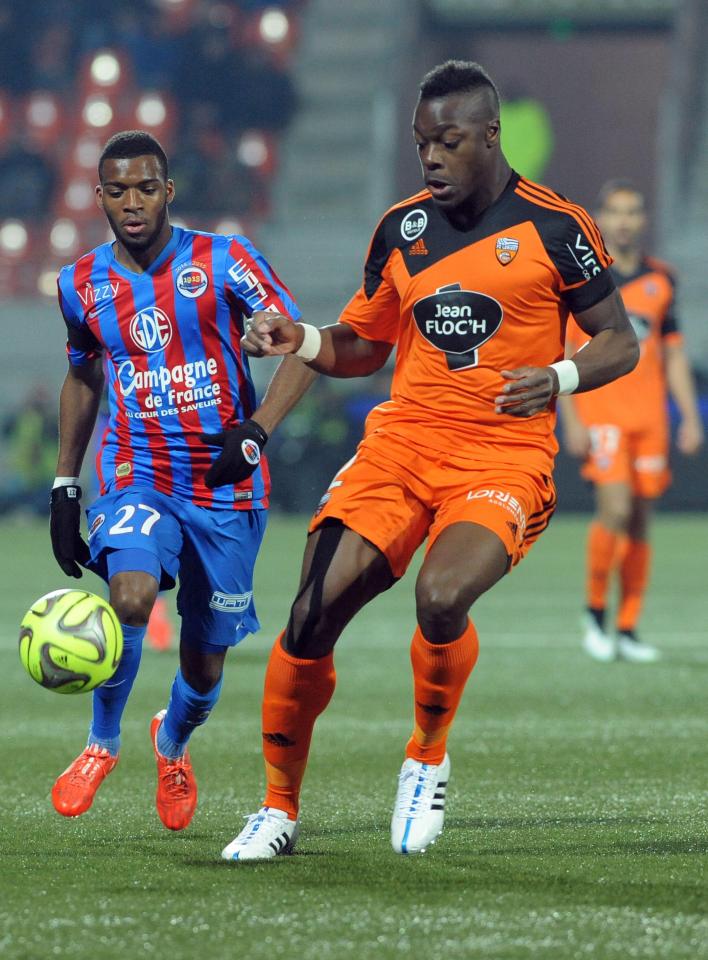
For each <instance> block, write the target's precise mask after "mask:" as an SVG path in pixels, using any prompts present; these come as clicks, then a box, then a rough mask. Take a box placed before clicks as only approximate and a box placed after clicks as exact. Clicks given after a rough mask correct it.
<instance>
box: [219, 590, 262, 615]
mask: <svg viewBox="0 0 708 960" xmlns="http://www.w3.org/2000/svg"><path fill="white" fill-rule="evenodd" d="M252 596H253V591H252V590H249V591H248V593H222V592H221V591H220V590H215V591H214V592H213V593H212V595H211V600H210V601H209V606H210V607H211V608H212V610H221V612H222V613H243V612H244V611H245V610H248V607H249V605H250V603H251V597H252Z"/></svg>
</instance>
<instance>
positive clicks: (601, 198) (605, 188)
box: [595, 177, 644, 210]
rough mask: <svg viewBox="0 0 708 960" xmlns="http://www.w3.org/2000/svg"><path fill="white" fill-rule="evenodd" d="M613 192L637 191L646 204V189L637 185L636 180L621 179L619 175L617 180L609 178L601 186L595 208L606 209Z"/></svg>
mask: <svg viewBox="0 0 708 960" xmlns="http://www.w3.org/2000/svg"><path fill="white" fill-rule="evenodd" d="M613 193H636V195H637V196H638V197H639V198H640V199H641V201H642V205H644V191H643V190H641V189H640V187H639V186H637V184H636V183H635V182H634V180H628V179H621V178H619V177H618V178H617V179H616V180H608V181H607V182H606V183H603V185H602V186H601V187H600V192H599V193H598V195H597V200H596V205H595V209H596V210H604V208H605V206H606V204H607V201H608V200H609V199H610V197H611V196H612V194H613Z"/></svg>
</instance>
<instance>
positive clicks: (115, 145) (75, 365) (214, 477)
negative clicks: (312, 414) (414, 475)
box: [50, 130, 314, 830]
mask: <svg viewBox="0 0 708 960" xmlns="http://www.w3.org/2000/svg"><path fill="white" fill-rule="evenodd" d="M98 172H99V180H100V183H99V185H98V186H97V188H96V198H97V202H98V206H99V208H101V209H102V210H103V212H104V213H105V215H106V217H107V218H108V222H109V223H110V226H111V228H112V231H113V233H114V235H115V242H113V243H105V244H103V245H102V246H100V247H97V248H96V249H95V250H93V251H91V252H90V253H88V254H86V255H85V256H83V257H80V258H79V260H77V262H76V263H74V264H72V265H71V266H67V267H64V268H63V269H62V271H61V273H60V275H59V282H58V285H59V303H60V307H61V312H62V314H63V317H64V320H65V322H66V326H67V330H68V343H67V352H68V355H69V370H68V373H67V376H66V379H65V381H64V385H63V387H62V391H61V399H60V411H59V435H60V440H59V460H58V467H57V477H56V480H55V482H54V488H53V490H52V496H51V523H50V526H51V539H52V548H53V550H54V555H55V557H56V559H57V561H58V563H59V565H60V567H61V568H62V570H63V571H64V573H66V574H67V575H68V576H73V577H80V576H81V566H84V567H86V568H87V569H90V570H93V571H94V572H96V573H97V574H99V576H101V577H103V578H104V579H105V580H106V581H107V582H108V584H109V588H110V601H111V604H112V605H113V607H114V608H115V610H116V612H117V614H118V617H119V619H120V621H121V623H122V625H123V634H124V648H123V656H122V658H121V662H120V665H119V667H118V670H117V672H116V674H115V675H114V676H113V677H112V678H111V680H110V681H108V682H107V683H105V684H103V685H102V686H101V687H99V688H98V689H97V690H96V691H95V692H94V695H93V717H92V721H91V726H90V729H89V736H88V743H87V746H86V749H85V750H84V751H83V752H82V753H81V754H80V755H79V756H78V757H77V758H76V760H74V762H73V763H72V764H70V766H69V767H68V769H67V770H66V771H65V772H64V773H63V774H62V775H61V776H60V777H59V779H58V780H57V781H56V783H55V784H54V788H53V790H52V802H53V804H54V807H55V809H56V810H57V811H58V812H59V813H60V814H62V815H64V816H67V817H75V816H79V815H80V814H82V813H84V812H85V811H86V810H88V808H89V807H90V806H91V803H92V802H93V798H94V796H95V793H96V790H97V789H98V787H99V786H100V784H101V783H102V782H103V780H104V779H105V777H106V776H107V775H108V774H109V773H110V772H111V771H112V770H113V768H114V767H115V765H116V763H117V762H118V753H119V748H120V721H121V716H122V714H123V710H124V708H125V705H126V702H127V700H128V697H129V695H130V690H131V687H132V685H133V681H134V680H135V677H136V674H137V672H138V666H139V663H140V653H141V645H142V641H143V637H144V635H145V628H146V624H147V622H148V618H149V616H150V611H151V609H152V606H153V604H154V602H155V598H156V597H157V594H158V591H160V590H165V589H169V588H171V587H173V586H174V585H175V581H176V579H177V577H178V576H179V581H180V587H179V591H178V594H177V607H178V611H179V613H180V616H181V636H180V666H179V669H178V670H177V675H176V677H175V680H174V683H173V685H172V692H171V696H170V700H169V705H168V707H167V710H166V711H165V710H161V711H160V712H159V713H157V714H156V716H155V717H153V719H152V723H151V728H150V733H151V739H152V743H153V747H154V750H155V755H156V758H157V773H158V779H157V797H156V804H157V811H158V814H159V816H160V819H161V820H162V822H163V824H164V825H165V826H166V827H168V828H169V829H172V830H181V829H183V828H184V827H186V826H187V825H188V824H189V822H190V820H191V819H192V816H193V815H194V811H195V809H196V805H197V786H196V782H195V778H194V772H193V769H192V766H191V762H190V759H189V753H188V751H187V742H188V740H189V738H190V735H191V733H192V731H193V730H194V729H195V727H197V726H199V725H200V724H202V723H204V722H205V720H206V719H207V718H208V716H209V713H210V711H211V710H212V708H213V706H214V704H215V703H216V701H217V699H218V697H219V692H220V690H221V683H222V672H223V665H224V659H225V656H226V653H227V651H228V649H229V647H231V646H234V645H235V644H237V643H239V642H240V641H241V640H242V639H243V638H244V637H245V636H247V635H248V634H249V633H252V632H254V631H255V630H257V629H258V626H259V624H258V619H257V617H256V611H255V607H254V604H253V593H252V591H253V566H254V562H255V558H256V554H257V552H258V548H259V546H260V543H261V539H262V537H263V532H264V529H265V523H266V510H267V507H268V494H269V488H270V479H269V475H268V467H267V463H266V460H265V457H264V456H262V450H263V447H264V445H265V443H266V441H267V439H268V435H269V433H270V432H271V431H272V430H273V429H274V428H275V427H276V426H277V424H278V423H279V422H280V420H281V419H282V418H283V417H284V416H285V415H286V413H287V412H288V411H289V410H290V409H291V408H292V406H293V405H294V404H295V403H296V402H297V400H298V399H299V398H300V397H301V396H302V394H303V393H304V392H305V390H306V389H307V388H308V386H309V385H310V383H311V382H312V380H313V379H314V374H313V373H311V372H310V371H309V369H308V368H307V367H305V366H304V364H303V363H301V361H300V360H299V359H297V358H287V359H286V361H285V362H283V363H282V364H281V365H280V367H279V368H278V370H277V371H276V373H275V376H274V378H273V380H272V381H271V383H270V386H269V388H268V390H267V391H266V395H265V397H264V399H263V401H262V402H261V404H260V406H257V405H256V396H255V391H254V387H253V383H252V381H251V376H250V373H249V368H248V360H247V357H246V355H245V354H243V353H242V351H241V345H240V338H241V336H242V335H243V332H244V324H245V322H246V319H247V318H248V317H250V316H252V315H253V313H254V312H256V311H261V310H269V309H270V310H275V311H277V312H279V313H285V314H287V315H288V316H290V317H292V318H293V319H294V320H297V319H299V317H300V313H299V310H298V308H297V306H296V304H295V303H294V301H293V299H292V297H291V295H290V293H289V291H288V290H287V288H286V287H285V286H284V285H283V284H282V283H281V282H280V281H279V280H278V278H277V276H276V275H275V273H274V272H273V271H272V270H271V268H270V267H269V265H268V264H267V262H266V261H265V259H264V258H263V256H262V255H261V254H260V253H259V252H258V251H257V250H256V249H255V248H254V247H253V246H252V245H251V243H250V242H249V241H248V240H247V239H246V238H245V237H242V236H229V237H226V236H218V235H214V234H209V233H201V232H197V231H193V230H186V229H182V228H179V227H173V226H172V225H171V224H170V221H169V217H168V205H169V203H170V202H171V200H172V198H173V196H174V184H173V182H172V180H170V179H169V177H168V165H167V158H166V156H165V153H164V151H163V149H162V147H161V146H160V144H159V143H158V142H157V141H156V140H155V139H154V138H153V137H152V136H151V135H150V134H147V133H145V132H143V131H136V130H131V131H125V132H122V133H118V134H116V135H115V136H113V137H112V138H111V139H110V140H109V141H108V143H107V144H106V146H105V148H104V150H103V152H102V155H101V158H100V162H99V167H98ZM104 365H105V370H106V371H107V379H108V399H109V411H110V415H109V421H108V426H107V428H106V430H105V432H104V435H103V439H102V441H101V444H100V449H99V452H98V456H97V460H96V469H97V472H98V479H99V483H100V495H99V497H98V499H97V500H96V502H95V503H94V504H93V505H92V506H91V508H90V509H89V510H88V511H87V517H88V530H89V533H88V544H86V543H85V542H84V541H83V540H82V538H81V533H80V524H81V507H80V498H81V488H80V486H79V481H78V476H79V472H80V470H81V465H82V461H83V458H84V455H85V453H86V448H87V445H88V442H89V439H90V437H91V433H92V430H93V427H94V424H95V420H96V413H97V410H98V404H99V400H100V397H101V394H102V390H103V386H104Z"/></svg>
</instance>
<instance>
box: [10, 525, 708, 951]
mask: <svg viewBox="0 0 708 960" xmlns="http://www.w3.org/2000/svg"><path fill="white" fill-rule="evenodd" d="M585 525H586V520H585V519H580V518H578V519H575V518H572V517H571V518H569V517H559V518H556V520H554V522H553V524H552V525H551V528H550V529H549V531H548V532H547V533H546V534H545V536H544V537H543V538H542V539H541V541H540V542H539V544H538V545H537V546H536V547H535V548H534V550H533V551H532V553H531V555H530V557H529V558H528V559H527V560H526V561H524V563H522V564H521V566H520V567H519V568H518V569H517V570H516V571H514V573H513V574H512V576H511V577H509V578H507V579H506V580H505V581H504V582H502V583H501V584H499V585H498V586H497V587H496V588H495V589H494V590H493V591H492V592H491V593H490V594H489V595H488V596H487V597H486V598H483V600H482V601H481V602H480V603H479V604H478V606H477V608H476V612H475V619H476V622H477V624H478V626H479V632H480V637H481V651H482V652H481V655H480V660H479V664H478V666H477V669H476V672H475V674H474V676H473V678H472V680H471V682H470V685H469V687H468V690H467V693H466V696H465V699H464V701H463V704H462V707H461V710H460V714H459V716H458V721H457V724H456V727H455V730H454V733H453V735H452V738H451V743H450V752H451V757H452V778H451V787H450V791H449V800H448V819H447V824H446V829H445V832H444V833H443V835H442V837H441V838H440V839H439V841H438V843H437V844H436V845H435V846H434V847H433V848H431V849H430V851H429V852H428V853H427V854H426V855H425V856H424V857H422V858H417V859H415V858H410V859H407V858H403V857H398V856H396V855H395V854H393V852H392V851H391V849H390V846H389V838H388V821H389V817H390V811H391V805H392V801H393V797H394V793H395V782H396V774H397V771H398V768H399V765H400V762H401V758H402V756H401V755H402V748H403V744H404V743H405V740H406V739H407V737H408V735H409V728H410V723H411V680H410V670H409V665H408V653H407V648H408V643H409V639H410V634H411V631H412V629H413V596H412V588H413V578H412V575H411V574H409V576H408V577H407V578H406V579H405V581H404V582H402V583H400V584H398V585H397V586H396V587H395V588H394V589H393V590H392V591H390V592H389V594H388V595H386V596H384V597H382V598H380V599H378V600H377V601H376V602H375V603H373V604H372V605H371V606H370V607H369V608H368V609H367V610H366V611H364V613H363V614H361V615H360V616H359V617H358V618H357V619H356V620H355V621H354V623H353V624H352V625H350V627H349V629H348V630H347V632H346V634H345V636H344V637H343V639H342V642H341V644H340V646H339V649H338V654H337V667H338V671H339V686H338V690H337V693H336V695H335V698H334V700H333V702H332V704H331V706H330V708H329V710H328V711H327V713H326V714H325V716H324V717H322V718H321V720H320V721H319V723H318V726H317V729H316V732H315V738H314V745H313V752H312V760H311V765H310V769H309V772H308V776H307V779H306V781H305V788H304V792H303V804H304V806H303V812H302V834H301V841H300V844H299V846H298V850H297V854H296V855H295V856H293V857H290V858H282V859H279V860H276V861H272V862H270V863H266V864H250V865H248V864H241V865H238V864H233V865H231V864H227V863H223V862H221V861H220V860H219V852H220V850H221V847H222V846H223V845H224V844H225V843H226V842H227V841H229V840H230V839H231V838H232V837H233V836H234V835H235V833H236V832H238V830H240V829H241V826H242V823H243V821H242V819H241V818H242V815H244V814H247V813H250V812H252V811H253V810H254V809H256V807H257V805H258V803H259V800H260V797H261V789H262V766H261V755H260V732H259V701H260V693H261V688H262V678H263V671H264V666H265V661H266V657H267V654H268V650H269V647H270V644H271V642H272V639H273V636H274V635H275V633H276V631H277V630H278V629H279V628H280V627H281V626H282V624H283V622H284V618H285V615H286V611H287V606H288V603H289V600H290V599H291V597H292V594H293V589H294V585H295V582H296V579H297V574H298V567H299V558H300V554H301V548H302V544H303V539H304V522H303V521H302V520H297V519H295V520H292V519H288V520H284V519H279V518H274V519H273V520H272V521H271V526H270V529H269V532H268V534H267V536H266V542H265V545H264V548H263V552H262V554H261V558H260V560H259V564H258V576H257V587H258V594H257V596H258V599H259V612H260V616H261V620H262V623H263V631H262V632H261V634H259V635H258V636H257V637H253V638H251V639H249V640H248V641H247V642H246V643H244V644H243V645H242V647H241V649H239V650H238V651H236V652H235V653H234V654H232V655H231V657H230V661H227V682H226V684H225V687H224V692H223V695H222V699H221V702H220V703H219V705H218V707H217V708H216V710H215V712H214V714H213V716H212V718H211V720H210V721H209V724H208V726H207V727H205V728H203V729H202V730H200V731H198V732H197V734H196V735H195V737H194V738H193V742H192V757H193V761H194V764H195V768H196V772H197V776H198V781H199V787H200V805H199V808H198V810H197V813H196V816H195V818H194V821H193V823H192V825H191V826H190V828H189V829H188V830H186V831H185V832H184V833H182V834H171V833H169V832H168V831H166V830H164V829H163V828H162V826H161V825H160V823H159V821H158V819H157V815H156V813H155V810H154V804H153V794H154V789H155V785H154V779H155V775H154V767H153V758H152V754H151V749H150V743H149V739H148V723H149V719H150V717H151V716H152V714H153V713H154V711H155V710H156V709H158V708H159V707H161V706H163V705H164V704H165V703H166V699H167V695H168V691H169V686H170V683H171V679H172V676H173V673H174V669H175V666H176V662H177V660H176V655H175V654H174V653H168V654H157V653H154V652H153V651H151V650H146V651H145V654H144V658H143V664H142V668H141V673H140V675H139V677H138V681H137V683H136V687H135V689H134V693H133V697H132V699H131V701H130V702H129V705H128V709H127V712H126V717H125V722H124V730H123V753H122V758H121V762H120V764H119V766H118V767H117V769H116V771H115V772H114V773H113V774H112V775H111V777H110V779H109V780H108V781H107V783H106V784H105V785H104V786H103V787H102V788H101V790H100V792H99V794H98V796H97V799H96V802H95V803H94V807H93V809H92V810H91V811H89V813H88V814H86V815H85V816H84V817H82V818H80V819H78V820H63V819H61V818H60V817H58V816H57V815H56V814H55V813H54V811H53V810H52V808H51V805H50V800H49V790H50V788H51V784H52V782H53V780H54V778H55V776H56V775H57V774H58V773H59V772H61V770H62V769H64V767H65V766H66V765H67V763H68V762H69V761H70V760H71V759H73V757H74V756H75V754H76V753H77V751H78V749H79V748H80V747H81V746H82V745H83V741H84V735H85V730H86V726H87V722H88V714H89V706H90V701H89V696H88V695H86V696H85V697H84V696H82V695H78V696H74V697H59V696H57V695H54V694H52V693H50V692H48V691H45V690H42V689H41V688H39V687H37V686H35V685H34V684H33V683H32V682H31V681H30V679H29V678H28V677H27V676H26V675H24V673H23V671H22V669H21V666H20V663H19V659H18V656H17V640H16V637H17V624H18V622H19V620H20V617H21V615H22V614H23V612H24V610H25V608H26V607H28V606H29V604H30V603H31V601H32V600H34V599H35V598H36V597H37V596H39V595H40V594H42V593H44V592H45V591H47V590H49V589H53V588H56V587H59V586H63V585H65V584H64V578H63V577H62V575H61V573H60V572H59V571H58V570H57V569H56V568H55V566H54V563H53V560H52V559H51V556H50V555H49V545H48V537H47V534H46V530H45V526H44V525H43V524H42V525H41V526H40V525H31V524H21V523H11V524H8V523H6V524H5V525H4V526H2V527H0V536H1V537H2V543H3V544H4V559H3V563H2V568H3V569H2V577H0V631H1V633H0V669H1V673H0V677H1V678H2V679H1V680H0V703H1V704H2V738H1V745H2V746H1V749H2V755H1V757H0V770H1V771H2V781H3V786H2V791H1V792H0V854H1V855H2V863H3V871H2V876H1V878H0V955H1V956H2V958H3V960H15V958H28V960H43V958H45V957H46V958H49V957H71V958H75V960H83V958H92V960H93V958H95V957H100V958H111V960H112V958H119V957H120V958H125V957H133V958H138V957H148V956H154V957H160V958H170V960H181V958H191V957H194V956H197V957H199V958H200V960H212V958H227V957H229V958H230V957H248V958H256V960H257V958H266V957H267V958H269V960H270V958H277V957H288V958H303V960H309V958H317V960H326V958H357V960H368V958H389V957H400V956H403V955H405V954H407V953H410V954H411V955H415V956H421V957H430V958H438V957H443V956H444V957H445V958H448V960H456V958H470V957H475V958H476V957H480V958H481V957H484V958H485V960H486V958H510V960H511V958H513V960H516V958H529V957H534V958H535V957H539V958H543V960H556V958H558V960H569V958H576V957H579V958H582V957H593V958H598V960H627V958H630V957H657V958H680V957H681V958H682V957H686V958H691V960H696V958H702V957H708V920H707V919H706V914H707V913H708V888H707V886H706V882H705V876H704V867H705V863H706V853H707V852H708V829H707V826H706V805H705V797H706V793H705V791H706V782H707V779H708V760H707V759H706V748H705V744H706V737H705V732H706V703H705V700H706V697H705V691H706V680H707V679H708V616H707V613H708V611H707V609H706V607H707V605H706V577H705V522H704V520H703V519H702V518H699V517H693V518H692V517H688V516H677V517H670V516H664V517H660V518H659V519H658V520H657V522H656V527H655V545H656V561H655V565H654V574H653V583H652V588H651V593H650V596H649V599H648V603H647V609H646V614H645V617H644V620H643V625H644V630H643V634H644V636H646V638H647V639H648V640H650V641H653V642H656V643H657V644H658V645H660V646H661V647H662V649H663V650H664V651H665V658H664V660H663V661H662V662H661V663H659V664H657V665H651V666H631V665H627V664H612V665H601V664H596V663H594V662H592V661H590V660H589V659H587V658H586V657H585V656H584V655H583V654H582V653H581V651H580V648H579V636H578V628H577V619H578V612H579V608H580V604H581V596H582V580H583V569H582V565H583V550H584V539H585ZM416 567H417V564H416ZM81 583H82V585H85V586H86V587H87V588H88V589H94V590H95V591H96V592H98V591H99V584H98V581H97V580H95V579H94V578H93V577H91V576H85V577H84V579H83V580H82V581H81ZM67 585H69V584H67Z"/></svg>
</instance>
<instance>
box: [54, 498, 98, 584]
mask: <svg viewBox="0 0 708 960" xmlns="http://www.w3.org/2000/svg"><path fill="white" fill-rule="evenodd" d="M49 533H50V535H51V538H52V550H53V551H54V556H55V557H56V561H57V563H58V564H59V566H60V567H61V568H62V570H63V571H64V573H65V574H66V575H67V576H68V577H76V579H77V580H78V579H79V578H80V577H82V576H83V574H82V572H81V567H80V566H79V564H85V563H86V561H87V560H88V559H89V557H90V556H91V551H90V550H89V548H88V546H87V545H86V544H85V543H84V541H83V540H82V539H81V487H78V486H69V487H55V488H54V489H53V490H52V495H51V497H50V499H49Z"/></svg>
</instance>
